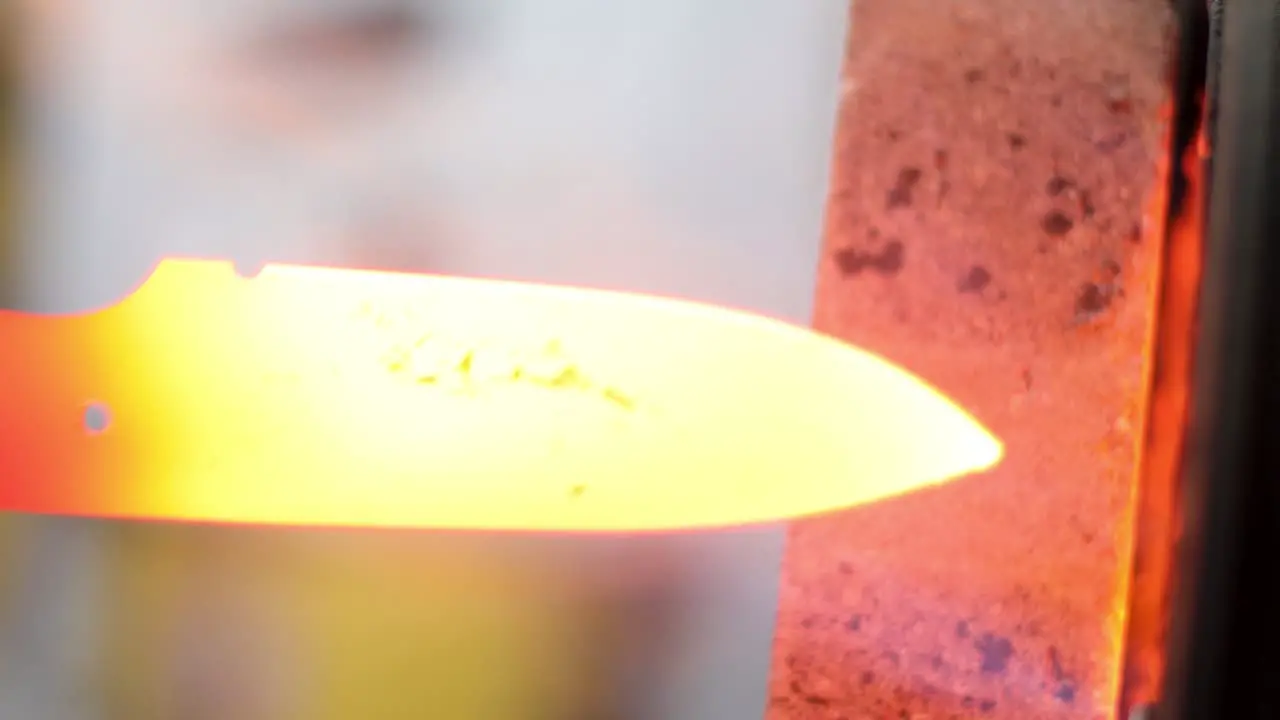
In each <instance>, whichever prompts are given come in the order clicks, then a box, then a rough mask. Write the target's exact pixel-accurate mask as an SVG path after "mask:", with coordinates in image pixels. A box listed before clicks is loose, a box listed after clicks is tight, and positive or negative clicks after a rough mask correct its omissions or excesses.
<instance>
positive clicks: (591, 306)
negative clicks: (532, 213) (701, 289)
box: [0, 260, 1003, 532]
mask: <svg viewBox="0 0 1280 720" xmlns="http://www.w3.org/2000/svg"><path fill="white" fill-rule="evenodd" d="M0 333H2V334H3V335H4V336H5V337H6V338H9V339H10V340H11V342H12V345H13V346H14V347H16V348H21V352H17V353H7V354H5V355H4V356H3V357H0V383H3V384H4V385H5V386H6V387H7V388H12V389H13V390H12V391H10V392H9V396H10V399H9V402H8V403H7V404H6V405H5V406H4V408H3V409H2V410H0V428H2V429H3V433H0V478H3V479H0V507H3V508H4V509H6V510H10V511H23V512H38V513H56V514H72V515H89V516H100V517H129V518H144V519H162V520H177V521H197V522H229V523H255V524H270V525H312V526H365V527H423V528H437V529H459V530H494V531H505V530H514V531H551V532H644V531H672V530H690V529H710V528H716V527H729V526H738V525H748V524H756V523H769V522H780V521H785V520H788V519H791V518H796V517H802V516H808V515H813V514H818V513H824V512H827V511H831V510H835V509H840V508H848V507H853V506H857V505H861V504H865V503H870V502H875V501H877V500H881V499H884V498H888V497H892V496H896V495H900V494H902V493H906V492H910V491H912V490H915V489H917V488H922V487H926V486H929V485H935V484H938V483H942V482H946V481H948V480H951V479H954V478H957V477H960V476H963V475H966V474H969V473H973V472H977V471H980V470H983V469H986V468H988V467H991V466H993V465H994V464H996V463H997V462H998V461H999V459H1000V457H1001V454H1002V452H1003V449H1002V446H1001V444H1000V443H999V441H998V440H997V439H996V438H994V437H993V436H991V434H990V433H989V432H987V431H986V430H985V429H984V428H983V427H981V426H980V425H979V424H978V423H977V421H975V420H974V419H973V418H972V417H970V416H969V415H968V414H967V413H965V412H964V411H963V410H962V409H960V408H959V407H957V406H955V405H954V404H953V403H952V402H951V401H949V400H948V399H947V398H945V397H943V396H942V395H941V394H939V393H938V392H937V391H935V390H933V389H932V388H931V387H929V386H928V385H926V384H925V383H924V382H923V381H921V380H920V379H918V378H916V377H914V376H912V375H910V374H908V373H907V372H905V371H903V370H901V369H899V368H896V367H894V366H892V365H891V364H889V363H888V362H886V361H884V360H882V359H880V358H878V357H876V356H873V355H871V354H869V353H866V352H863V351H860V350H858V349H857V348H854V347H852V346H849V345H847V344H844V343H841V342H838V341H836V340H834V339H831V338H828V337H825V336H822V335H820V334H817V333H814V332H811V331H809V330H806V329H802V328H798V327H794V326H791V325H787V324H784V323H781V322H777V321H774V320H770V319H767V318H763V317H759V316H754V315H748V314H745V313H739V312H734V311H730V310H727V309H723V308H715V307H711V306H706V305H697V304H692V303H687V302H678V301H674V300H666V299H660V298H653V297H645V296H640V295H632V294H623V293H608V292H602V291H594V290H585V289H576V288H565V287H554V286H546V285H534V284H527V283H514V282H499V281H490V280H473V279H459V278H443V277H435V276H425V275H409V274H397V273H380V272H369V271H355V270H338V269H325V268H306V267H291V266H268V267H267V268H266V269H264V270H263V271H262V273H261V274H260V275H258V276H257V277H255V278H253V279H245V278H241V277H239V276H238V275H236V274H235V272H234V271H233V269H232V267H231V266H230V264H227V263H220V262H208V261H193V260H183V261H179V260H171V261H165V262H163V263H161V264H160V265H159V267H158V269H157V270H156V271H155V272H154V273H153V275H152V276H151V277H150V278H149V279H148V280H147V282H146V283H145V284H144V285H143V286H142V287H141V288H140V289H139V290H138V291H137V292H135V293H134V294H132V295H131V296H129V297H128V298H127V299H125V300H124V301H122V302H121V303H119V304H117V305H115V306H113V307H110V308H107V309H104V310H100V311H97V312H92V313H88V314H82V315H76V316H59V317H54V316H34V315H25V314H19V313H14V312H4V313H0ZM851 438H857V439H859V440H858V441H857V442H851Z"/></svg>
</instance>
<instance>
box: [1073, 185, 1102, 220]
mask: <svg viewBox="0 0 1280 720" xmlns="http://www.w3.org/2000/svg"><path fill="white" fill-rule="evenodd" d="M1076 199H1077V200H1078V201H1079V203H1080V218H1081V219H1083V220H1089V219H1092V218H1093V216H1094V215H1095V214H1097V211H1098V209H1097V208H1096V207H1094V204H1093V195H1091V194H1089V191H1088V190H1083V189H1082V190H1080V193H1079V195H1077V197H1076Z"/></svg>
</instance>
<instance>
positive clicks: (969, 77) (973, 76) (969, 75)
mask: <svg viewBox="0 0 1280 720" xmlns="http://www.w3.org/2000/svg"><path fill="white" fill-rule="evenodd" d="M986 77H987V73H986V71H985V70H983V69H982V68H976V67H975V68H969V69H968V70H966V71H965V73H964V81H965V82H967V83H969V84H970V85H976V84H978V83H980V82H982V81H983V79H985V78H986Z"/></svg>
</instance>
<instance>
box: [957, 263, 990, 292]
mask: <svg viewBox="0 0 1280 720" xmlns="http://www.w3.org/2000/svg"><path fill="white" fill-rule="evenodd" d="M990 284H991V272H990V271H989V270H987V269H986V268H984V267H982V266H981V265H974V266H973V267H971V268H969V271H968V272H966V273H965V274H964V277H962V278H960V282H959V283H957V285H956V289H957V290H959V291H960V292H962V293H970V292H982V290H983V288H985V287H986V286H988V285H990Z"/></svg>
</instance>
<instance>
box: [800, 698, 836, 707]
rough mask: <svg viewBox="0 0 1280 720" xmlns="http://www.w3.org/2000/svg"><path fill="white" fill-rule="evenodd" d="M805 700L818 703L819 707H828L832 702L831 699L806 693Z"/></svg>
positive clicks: (812, 703)
mask: <svg viewBox="0 0 1280 720" xmlns="http://www.w3.org/2000/svg"><path fill="white" fill-rule="evenodd" d="M804 701H805V702H807V703H809V704H810V705H817V706H818V707H826V706H828V705H830V704H831V701H830V700H828V699H826V698H824V697H821V696H819V695H805V696H804Z"/></svg>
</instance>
